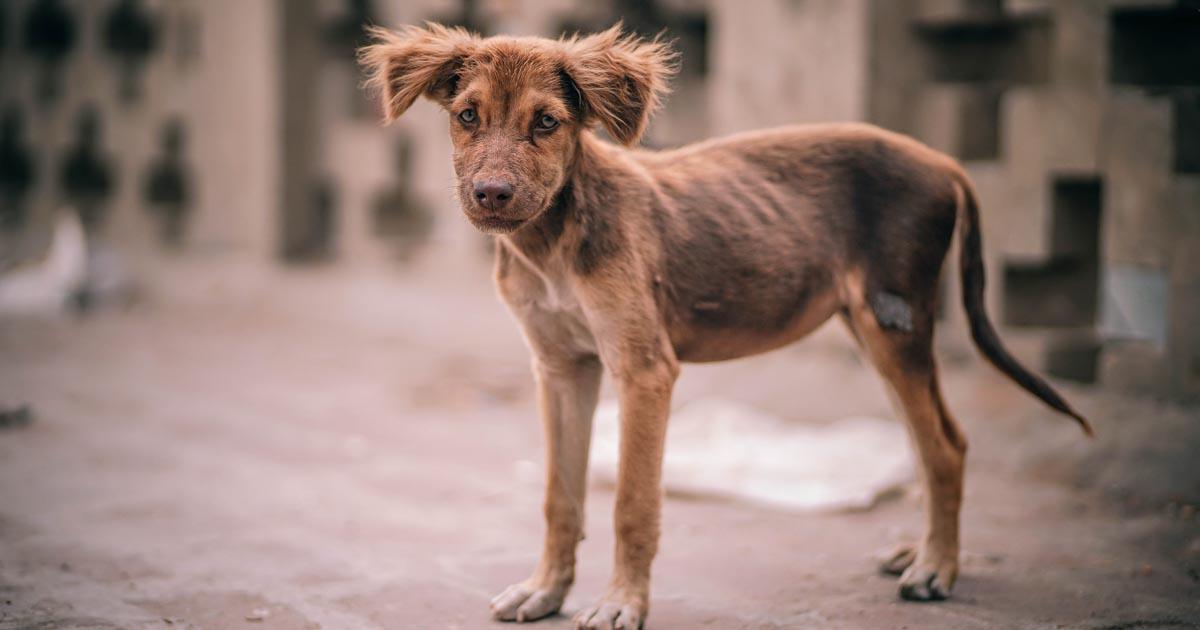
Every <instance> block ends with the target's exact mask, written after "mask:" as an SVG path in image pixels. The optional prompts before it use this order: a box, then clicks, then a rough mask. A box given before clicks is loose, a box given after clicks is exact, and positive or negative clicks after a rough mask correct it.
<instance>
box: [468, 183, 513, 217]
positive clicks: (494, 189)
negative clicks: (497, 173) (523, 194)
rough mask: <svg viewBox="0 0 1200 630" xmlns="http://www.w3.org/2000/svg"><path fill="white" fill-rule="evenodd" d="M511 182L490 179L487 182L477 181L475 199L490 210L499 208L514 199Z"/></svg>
mask: <svg viewBox="0 0 1200 630" xmlns="http://www.w3.org/2000/svg"><path fill="white" fill-rule="evenodd" d="M512 196H513V189H512V185H511V184H507V183H505V182H500V181H496V180H494V179H490V180H488V181H485V182H475V201H478V202H479V205H481V206H483V207H484V208H487V209H488V210H499V209H501V208H503V207H504V206H506V205H508V202H509V201H511V200H512Z"/></svg>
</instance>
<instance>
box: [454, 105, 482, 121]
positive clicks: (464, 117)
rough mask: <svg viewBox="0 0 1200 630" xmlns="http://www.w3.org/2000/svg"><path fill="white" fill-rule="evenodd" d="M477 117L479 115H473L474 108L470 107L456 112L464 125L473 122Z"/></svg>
mask: <svg viewBox="0 0 1200 630" xmlns="http://www.w3.org/2000/svg"><path fill="white" fill-rule="evenodd" d="M478 118H479V117H478V116H476V115H475V110H473V109H471V108H467V109H464V110H462V111H461V112H459V113H458V120H459V121H460V122H462V124H464V125H471V124H474V123H475V121H476V120H478Z"/></svg>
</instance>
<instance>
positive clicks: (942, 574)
mask: <svg viewBox="0 0 1200 630" xmlns="http://www.w3.org/2000/svg"><path fill="white" fill-rule="evenodd" d="M849 293H850V299H849V300H848V302H849V304H848V306H847V308H846V311H845V313H844V315H845V319H846V321H847V323H848V324H849V326H850V329H851V331H852V332H853V333H854V336H855V338H856V339H857V340H858V342H859V344H860V345H861V346H862V348H863V349H864V350H865V351H866V353H867V355H868V356H869V357H870V359H871V362H872V363H873V364H874V365H875V367H876V369H877V370H878V371H879V373H880V375H882V376H883V378H884V380H885V381H886V384H887V386H888V390H889V392H890V393H891V395H892V399H893V401H894V403H895V405H896V407H897V411H898V412H899V413H901V414H902V415H903V416H904V418H905V420H906V421H907V424H908V429H909V435H910V437H911V438H912V444H913V446H914V447H915V449H916V452H917V455H918V457H919V458H920V463H921V469H920V472H921V480H922V483H923V485H924V489H925V514H926V524H925V534H924V537H923V538H922V540H921V542H920V543H919V544H918V545H917V546H916V548H915V550H901V551H900V552H898V553H897V554H896V555H895V556H893V557H892V558H889V559H888V560H887V561H885V565H884V568H885V570H889V569H890V570H893V571H895V570H900V569H903V574H902V575H901V577H900V596H901V597H903V598H904V599H910V600H920V601H928V600H937V599H945V598H946V597H948V596H949V595H950V590H951V588H952V587H953V586H954V579H955V577H956V576H957V574H958V515H959V507H960V505H961V503H962V491H963V464H964V458H965V456H966V449H967V443H966V439H965V438H964V437H963V433H962V431H961V430H960V429H959V427H958V425H957V423H956V422H955V421H954V418H953V417H952V416H951V415H950V413H949V411H948V410H947V408H946V405H945V403H944V402H943V400H942V395H941V391H940V389H939V386H938V378H937V368H936V365H935V363H934V359H933V308H932V297H931V293H932V292H930V297H929V298H920V299H919V300H918V303H917V304H907V306H908V308H910V309H911V311H912V317H911V322H910V323H911V326H894V325H889V323H887V322H885V321H884V320H885V319H886V318H881V317H880V316H879V315H878V314H877V312H876V310H877V309H876V308H874V307H873V304H874V303H876V302H878V300H874V301H873V300H871V299H870V296H867V295H864V292H863V290H862V287H861V285H860V286H858V287H854V288H852V289H851V291H849ZM896 299H899V298H896ZM894 306H897V307H898V304H897V305H894ZM907 321H908V320H907V319H906V322H907Z"/></svg>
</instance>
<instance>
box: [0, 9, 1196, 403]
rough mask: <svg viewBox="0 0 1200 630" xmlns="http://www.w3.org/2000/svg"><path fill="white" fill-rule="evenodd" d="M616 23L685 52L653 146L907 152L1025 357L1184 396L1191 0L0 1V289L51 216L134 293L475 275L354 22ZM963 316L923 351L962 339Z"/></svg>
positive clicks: (1191, 380)
mask: <svg viewBox="0 0 1200 630" xmlns="http://www.w3.org/2000/svg"><path fill="white" fill-rule="evenodd" d="M617 19H623V20H624V21H625V24H626V25H627V26H628V27H629V28H630V29H633V30H636V31H638V32H640V33H643V34H648V35H653V34H655V33H657V32H659V31H662V30H664V29H665V30H666V32H667V33H668V34H669V36H671V37H673V38H675V40H676V42H677V46H678V48H679V49H680V50H681V52H682V53H683V67H682V71H681V74H680V76H679V77H678V79H677V80H676V82H675V91H674V94H673V95H672V96H671V98H670V99H669V101H668V104H667V107H666V109H665V110H664V111H663V112H662V113H660V115H659V116H658V117H657V118H656V120H655V121H654V122H653V125H652V127H651V130H650V133H649V135H648V138H647V140H646V143H647V144H648V145H650V146H654V147H668V146H674V145H679V144H683V143H686V142H690V141H693V140H697V139H701V138H705V137H708V136H712V135H717V134H725V133H732V132H737V131H741V130H746V129H754V128H761V127H767V126H771V125H781V124H788V123H806V122H821V121H841V120H863V121H870V122H874V123H877V124H880V125H883V126H885V127H888V128H891V129H895V130H898V131H901V132H905V133H909V134H912V135H914V136H916V137H918V138H920V139H922V140H924V141H926V142H928V143H930V144H932V145H933V146H935V147H937V148H939V149H941V150H944V151H946V152H948V153H950V154H952V155H955V156H957V157H958V158H960V159H962V160H963V161H964V162H965V163H966V164H967V166H968V167H969V169H970V171H971V173H972V175H973V176H974V177H975V179H976V182H977V185H978V187H979V191H980V193H981V196H982V200H983V216H984V223H985V229H986V242H985V248H986V252H987V256H988V261H987V262H988V266H989V268H990V272H991V279H992V282H991V284H990V286H989V299H990V301H991V306H992V310H993V313H994V314H995V316H996V318H997V319H998V320H999V321H1000V322H1002V323H1003V324H1004V325H1005V326H1006V327H1008V328H1009V334H1008V336H1009V338H1010V339H1011V340H1012V341H1013V342H1014V345H1015V346H1016V349H1017V351H1018V353H1019V354H1021V355H1022V356H1023V358H1025V359H1026V360H1029V361H1030V362H1032V363H1034V364H1037V365H1040V366H1041V367H1042V368H1043V369H1046V370H1048V371H1050V372H1051V373H1053V374H1054V375H1056V376H1058V377H1061V378H1068V379H1074V380H1078V381H1082V382H1096V383H1100V384H1102V385H1104V386H1108V387H1114V388H1120V389H1123V390H1127V391H1135V392H1142V393H1148V394H1153V395H1162V396H1170V397H1177V398H1191V397H1196V396H1200V332H1198V331H1197V329H1196V328H1197V327H1196V324H1197V322H1200V5H1198V4H1197V3H1196V2H1190V1H1182V2H1172V1H1168V0H876V1H871V0H746V1H735V0H646V1H637V0H600V1H592V2H584V1H582V0H578V1H576V0H402V1H400V0H394V1H393V0H157V1H155V0H5V2H3V3H0V116H2V125H0V204H2V205H0V211H2V215H0V221H2V228H0V267H11V266H13V265H18V264H23V263H27V262H28V261H29V260H33V259H36V258H37V257H38V256H40V255H42V252H43V251H44V250H45V249H46V247H47V243H48V240H49V238H50V236H49V235H50V234H51V227H50V226H51V225H52V224H53V223H54V221H55V213H56V212H59V209H60V208H63V207H67V206H69V207H73V208H75V209H77V210H78V211H79V212H80V214H81V215H82V216H83V218H84V220H85V223H86V225H87V226H88V230H89V232H90V234H91V235H92V238H94V239H103V240H104V241H105V242H107V243H110V244H111V245H112V246H113V247H114V248H115V249H116V250H118V251H120V252H121V253H122V255H123V256H124V257H125V258H126V259H127V260H128V261H130V266H131V268H132V269H133V270H134V273H135V274H141V275H152V270H153V269H154V267H155V266H156V265H157V264H159V263H160V262H161V261H168V260H174V259H179V258H206V257H209V258H220V259H235V260H244V261H245V264H247V265H262V264H272V265H274V264H278V265H360V264H361V265H410V264H414V261H416V260H433V261H436V262H437V264H436V265H432V266H431V267H433V268H439V269H457V270H461V269H469V271H468V272H470V273H475V272H478V273H486V272H485V271H483V269H485V268H486V266H487V264H488V259H489V253H488V247H487V243H486V241H485V239H484V238H483V237H481V236H479V235H478V234H477V233H476V232H474V231H473V230H472V229H471V228H470V227H469V226H468V225H467V224H466V222H465V221H462V220H461V218H460V217H459V216H458V214H459V213H458V210H457V208H456V207H455V205H454V202H453V199H452V196H451V170H450V161H449V153H450V147H449V142H448V138H447V135H446V130H445V120H444V115H443V114H442V113H441V112H440V111H438V110H437V109H436V108H435V107H434V106H433V105H431V104H429V103H427V102H422V103H420V104H418V105H417V106H416V107H414V108H413V109H412V110H411V111H410V112H409V113H408V114H406V115H405V116H404V117H403V118H402V119H401V120H400V121H399V122H398V123H396V124H395V125H393V126H391V127H389V128H382V127H381V126H380V124H379V123H378V120H379V118H380V116H379V108H378V106H377V104H376V103H375V101H374V100H373V99H372V98H370V97H369V96H368V95H365V94H364V93H363V92H362V91H361V90H360V89H359V82H360V81H361V74H360V72H359V70H358V69H357V68H356V66H355V63H354V50H355V48H356V47H357V46H358V45H359V44H361V43H362V42H363V41H364V40H363V29H362V25H363V24H365V23H377V24H382V25H389V26H394V25H399V24H404V23H420V22H421V21H424V20H434V21H439V22H442V23H447V24H457V25H462V26H466V27H468V28H470V29H472V30H475V31H477V32H480V33H483V34H497V33H508V34H537V35H550V36H557V35H558V34H560V33H562V32H564V31H568V32H569V31H575V30H581V31H588V30H593V29H599V28H603V27H606V26H608V25H610V24H611V23H613V22H614V21H616V20H617ZM948 267H949V266H948ZM446 273H447V274H448V276H447V277H448V279H451V280H452V278H453V273H451V272H446ZM950 276H951V277H953V274H952V273H951V274H950ZM947 284H948V285H952V284H954V283H947ZM956 299H957V297H956V295H955V289H954V287H953V286H948V287H947V291H946V303H947V305H946V308H944V309H943V310H944V311H945V313H944V317H945V319H946V320H947V322H948V324H949V325H948V326H945V327H944V328H946V329H948V330H951V331H952V332H953V334H954V335H955V336H956V337H957V338H960V339H965V336H964V334H963V332H962V323H961V318H960V315H959V309H958V308H957V305H956V302H955V300H956Z"/></svg>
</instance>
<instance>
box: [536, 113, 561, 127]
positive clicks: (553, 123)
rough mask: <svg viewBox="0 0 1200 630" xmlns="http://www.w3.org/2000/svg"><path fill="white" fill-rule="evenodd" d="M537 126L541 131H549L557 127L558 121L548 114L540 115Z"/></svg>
mask: <svg viewBox="0 0 1200 630" xmlns="http://www.w3.org/2000/svg"><path fill="white" fill-rule="evenodd" d="M537 126H538V129H541V130H542V131H550V130H551V129H554V128H555V127H557V126H558V119H557V118H555V117H553V116H551V115H550V114H542V117H541V118H539V119H538V124H537Z"/></svg>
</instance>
